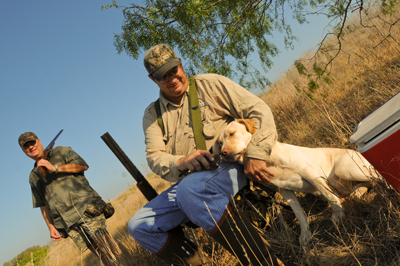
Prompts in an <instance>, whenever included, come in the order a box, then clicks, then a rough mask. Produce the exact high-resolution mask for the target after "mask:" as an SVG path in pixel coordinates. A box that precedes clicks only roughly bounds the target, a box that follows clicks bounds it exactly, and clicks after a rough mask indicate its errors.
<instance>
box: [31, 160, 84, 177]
mask: <svg viewBox="0 0 400 266" xmlns="http://www.w3.org/2000/svg"><path fill="white" fill-rule="evenodd" d="M37 166H43V167H46V168H47V170H49V171H50V172H55V171H56V167H55V166H54V165H52V164H51V163H50V162H49V161H47V160H44V159H41V160H39V161H38V162H37ZM87 169H89V166H86V165H79V164H74V163H68V164H62V165H59V166H58V169H57V171H58V172H59V173H70V174H76V173H80V172H84V171H86V170H87Z"/></svg>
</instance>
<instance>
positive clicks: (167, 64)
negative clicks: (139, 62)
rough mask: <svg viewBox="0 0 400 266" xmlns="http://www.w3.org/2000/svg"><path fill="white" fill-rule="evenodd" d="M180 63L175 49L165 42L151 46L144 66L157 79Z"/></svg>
mask: <svg viewBox="0 0 400 266" xmlns="http://www.w3.org/2000/svg"><path fill="white" fill-rule="evenodd" d="M180 64H181V61H180V60H179V59H178V57H177V56H176V54H175V52H174V50H172V48H171V47H170V46H169V45H168V44H165V43H163V44H158V45H155V46H153V47H151V48H150V49H149V50H147V52H146V54H145V55H144V66H145V67H146V70H147V72H149V74H150V75H151V76H152V77H153V78H155V79H156V80H160V79H161V78H162V77H163V76H164V75H165V74H166V73H167V72H168V71H169V70H170V69H171V68H173V67H175V66H178V65H180Z"/></svg>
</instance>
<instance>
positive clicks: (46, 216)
mask: <svg viewBox="0 0 400 266" xmlns="http://www.w3.org/2000/svg"><path fill="white" fill-rule="evenodd" d="M40 211H41V212H42V215H43V219H44V221H45V222H46V225H47V227H48V228H49V230H50V238H51V239H53V240H54V241H60V240H61V239H62V237H61V236H60V235H59V234H58V231H57V229H56V228H55V227H54V225H53V219H52V218H51V216H50V209H49V207H47V206H42V207H40Z"/></svg>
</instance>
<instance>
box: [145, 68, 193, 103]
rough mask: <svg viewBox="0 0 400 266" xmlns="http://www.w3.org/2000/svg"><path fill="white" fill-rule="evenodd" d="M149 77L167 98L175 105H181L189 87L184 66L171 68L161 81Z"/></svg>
mask: <svg viewBox="0 0 400 266" xmlns="http://www.w3.org/2000/svg"><path fill="white" fill-rule="evenodd" d="M149 77H150V78H151V79H152V80H153V81H154V82H155V83H156V84H157V85H158V86H159V87H160V89H161V90H162V91H163V92H164V95H165V97H166V98H167V99H168V100H170V101H171V102H173V103H176V104H179V103H180V102H181V99H182V97H183V94H184V93H185V91H186V90H187V87H188V78H187V76H186V73H185V71H184V70H183V66H182V65H179V66H176V67H173V68H171V69H170V70H169V71H168V72H167V73H166V74H165V75H164V76H163V77H162V78H161V79H160V80H156V79H155V78H153V77H151V76H150V75H149Z"/></svg>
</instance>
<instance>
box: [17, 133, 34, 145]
mask: <svg viewBox="0 0 400 266" xmlns="http://www.w3.org/2000/svg"><path fill="white" fill-rule="evenodd" d="M37 139H38V137H37V136H36V134H35V133H33V132H25V133H23V134H21V136H19V138H18V144H19V146H20V147H21V148H22V147H23V146H24V145H25V143H27V142H28V141H33V140H37Z"/></svg>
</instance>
